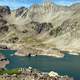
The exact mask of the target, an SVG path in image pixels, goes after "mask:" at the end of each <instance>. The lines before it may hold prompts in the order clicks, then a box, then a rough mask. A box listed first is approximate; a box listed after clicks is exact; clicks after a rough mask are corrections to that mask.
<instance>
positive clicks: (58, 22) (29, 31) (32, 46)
mask: <svg viewBox="0 0 80 80" xmlns="http://www.w3.org/2000/svg"><path fill="white" fill-rule="evenodd" d="M79 41H80V4H79V3H78V4H73V5H71V6H61V5H56V4H54V3H44V4H41V5H32V6H31V7H30V8H25V7H21V8H18V9H16V10H13V11H12V10H10V8H9V7H7V6H0V43H1V45H3V44H4V45H7V46H8V47H10V48H12V49H18V50H23V51H27V52H30V51H31V53H33V52H34V53H35V51H36V52H39V54H40V52H43V53H47V54H48V53H51V54H55V48H56V50H59V52H57V53H58V54H60V53H61V50H64V51H74V52H80V45H79ZM23 53H25V52H23ZM43 53H42V54H43Z"/></svg>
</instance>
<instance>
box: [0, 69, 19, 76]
mask: <svg viewBox="0 0 80 80" xmlns="http://www.w3.org/2000/svg"><path fill="white" fill-rule="evenodd" d="M6 73H7V74H9V75H13V74H20V73H21V72H20V71H19V69H12V70H0V75H3V74H6Z"/></svg>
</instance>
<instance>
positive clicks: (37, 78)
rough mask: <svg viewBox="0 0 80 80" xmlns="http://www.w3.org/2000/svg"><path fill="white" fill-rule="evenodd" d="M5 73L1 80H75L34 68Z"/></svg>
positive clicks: (0, 76)
mask: <svg viewBox="0 0 80 80" xmlns="http://www.w3.org/2000/svg"><path fill="white" fill-rule="evenodd" d="M5 72H7V73H5V74H2V75H0V80H74V79H73V78H71V77H68V76H60V75H59V74H58V73H56V72H54V71H51V72H49V73H45V72H40V71H38V70H36V69H32V67H29V68H19V69H15V70H11V71H5Z"/></svg>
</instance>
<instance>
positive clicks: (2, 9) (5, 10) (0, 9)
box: [0, 6, 11, 16]
mask: <svg viewBox="0 0 80 80" xmlns="http://www.w3.org/2000/svg"><path fill="white" fill-rule="evenodd" d="M10 13H11V11H10V8H9V7H8V6H0V16H4V15H8V14H10Z"/></svg>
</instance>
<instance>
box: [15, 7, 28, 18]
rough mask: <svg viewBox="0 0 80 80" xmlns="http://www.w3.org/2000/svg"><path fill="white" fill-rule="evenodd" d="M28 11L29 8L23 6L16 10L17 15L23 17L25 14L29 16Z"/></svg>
mask: <svg viewBox="0 0 80 80" xmlns="http://www.w3.org/2000/svg"><path fill="white" fill-rule="evenodd" d="M27 12H28V9H27V8H25V7H21V8H18V9H17V10H16V14H15V16H16V17H19V16H21V15H22V16H21V17H25V16H27Z"/></svg>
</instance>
